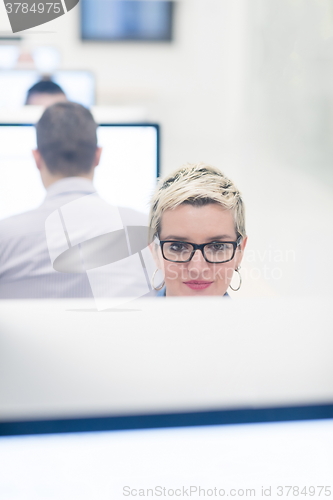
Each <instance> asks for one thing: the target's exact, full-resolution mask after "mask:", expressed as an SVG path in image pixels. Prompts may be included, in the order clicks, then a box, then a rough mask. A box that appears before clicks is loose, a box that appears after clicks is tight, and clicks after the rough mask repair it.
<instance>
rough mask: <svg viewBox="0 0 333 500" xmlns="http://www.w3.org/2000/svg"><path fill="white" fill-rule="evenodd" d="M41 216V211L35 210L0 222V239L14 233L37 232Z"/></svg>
mask: <svg viewBox="0 0 333 500" xmlns="http://www.w3.org/2000/svg"><path fill="white" fill-rule="evenodd" d="M41 216H42V211H41V210H39V209H35V210H29V211H28V212H23V213H21V214H17V215H12V216H10V217H7V218H5V219H2V220H0V234H1V238H3V237H5V236H6V235H10V234H13V233H14V234H15V233H16V232H20V233H22V232H27V231H29V232H30V231H36V230H38V229H39V226H40V224H39V223H38V222H39V219H40V217H41ZM41 221H42V219H41Z"/></svg>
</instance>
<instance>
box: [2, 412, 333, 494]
mask: <svg viewBox="0 0 333 500" xmlns="http://www.w3.org/2000/svg"><path fill="white" fill-rule="evenodd" d="M332 463H333V420H332V419H330V420H316V421H305V422H299V421H298V422H283V423H261V424H245V425H228V426H212V427H188V428H175V429H149V430H139V431H138V430H135V431H133V430H132V431H117V432H95V433H82V434H59V435H41V436H23V437H22V436H20V437H17V436H16V437H7V438H0V470H1V475H0V498H3V499H11V500H23V499H24V500H30V499H31V500H45V499H61V500H73V499H80V500H93V499H99V500H110V499H111V498H112V499H120V498H152V499H157V498H191V499H192V500H193V499H202V498H207V497H208V498H227V497H229V498H230V497H235V498H237V499H239V498H240V497H243V498H249V497H250V498H266V497H270V498H274V499H276V498H282V499H288V498H292V499H295V497H297V498H298V499H300V498H315V499H318V498H319V499H321V498H329V497H330V496H331V495H332V490H333V487H332Z"/></svg>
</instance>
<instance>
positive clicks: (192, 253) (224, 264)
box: [150, 163, 247, 297]
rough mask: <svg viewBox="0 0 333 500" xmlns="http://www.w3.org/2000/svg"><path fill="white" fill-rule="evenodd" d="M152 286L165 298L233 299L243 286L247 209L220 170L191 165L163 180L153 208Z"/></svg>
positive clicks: (156, 192)
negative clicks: (231, 295)
mask: <svg viewBox="0 0 333 500" xmlns="http://www.w3.org/2000/svg"><path fill="white" fill-rule="evenodd" d="M150 228H151V235H152V237H151V239H152V244H151V249H152V252H153V255H154V258H155V262H156V265H157V267H156V270H155V272H154V274H153V276H152V286H153V288H154V289H155V290H159V295H161V296H166V297H177V296H196V297H202V296H211V295H215V296H221V297H222V296H227V295H228V294H227V290H228V287H229V286H231V280H232V277H233V274H234V273H237V275H238V279H239V282H238V283H236V285H235V282H234V280H233V288H232V289H233V290H238V289H239V288H240V286H241V275H240V271H239V269H240V263H241V260H242V257H243V253H244V249H245V246H246V241H247V236H246V231H245V217H244V204H243V200H242V197H241V194H240V192H239V191H238V189H237V188H236V186H235V185H234V184H233V182H232V181H231V180H230V179H228V178H227V177H225V176H224V175H223V174H222V172H221V171H220V170H218V169H217V168H214V167H211V166H209V165H205V164H203V163H199V164H187V165H184V166H182V167H180V168H179V169H178V170H176V171H174V172H173V173H172V174H170V175H168V176H166V177H165V178H163V179H161V180H160V181H159V183H158V186H157V188H156V191H155V194H154V196H153V199H152V202H151V211H150Z"/></svg>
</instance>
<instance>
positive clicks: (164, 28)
mask: <svg viewBox="0 0 333 500" xmlns="http://www.w3.org/2000/svg"><path fill="white" fill-rule="evenodd" d="M173 4H174V2H173V1H166V0H159V1H151V0H149V1H147V0H126V1H124V0H82V1H81V2H80V8H81V37H82V39H83V40H87V41H89V40H91V41H126V40H127V41H131V40H132V41H155V42H156V41H158V42H161V41H170V40H171V38H172V21H173V7H174V5H173Z"/></svg>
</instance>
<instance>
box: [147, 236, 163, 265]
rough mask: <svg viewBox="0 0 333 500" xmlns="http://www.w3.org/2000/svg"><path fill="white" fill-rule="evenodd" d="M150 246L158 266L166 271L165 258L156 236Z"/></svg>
mask: <svg viewBox="0 0 333 500" xmlns="http://www.w3.org/2000/svg"><path fill="white" fill-rule="evenodd" d="M148 246H149V250H150V251H151V253H152V256H153V259H154V262H155V264H156V267H157V268H158V269H161V270H162V271H164V259H163V256H162V252H161V247H160V245H159V244H158V242H157V239H156V238H155V239H154V241H152V242H151V243H150V244H149V245H148Z"/></svg>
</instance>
